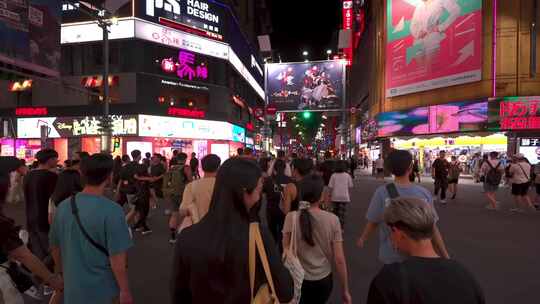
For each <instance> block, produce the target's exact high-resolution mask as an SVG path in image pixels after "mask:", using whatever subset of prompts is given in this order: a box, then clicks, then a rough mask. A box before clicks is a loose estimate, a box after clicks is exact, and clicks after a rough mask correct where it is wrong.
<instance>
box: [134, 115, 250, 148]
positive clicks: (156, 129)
mask: <svg viewBox="0 0 540 304" xmlns="http://www.w3.org/2000/svg"><path fill="white" fill-rule="evenodd" d="M139 136H146V137H169V138H184V139H213V140H231V141H238V142H242V143H243V142H244V141H245V138H246V131H245V129H244V128H242V127H239V126H236V125H233V124H230V123H228V122H224V121H213V120H200V119H188V118H177V117H164V116H152V115H139Z"/></svg>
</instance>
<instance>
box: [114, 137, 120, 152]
mask: <svg viewBox="0 0 540 304" xmlns="http://www.w3.org/2000/svg"><path fill="white" fill-rule="evenodd" d="M116 150H120V137H114V145H113V152H114V151H116Z"/></svg>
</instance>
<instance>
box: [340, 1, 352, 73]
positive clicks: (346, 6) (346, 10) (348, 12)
mask: <svg viewBox="0 0 540 304" xmlns="http://www.w3.org/2000/svg"><path fill="white" fill-rule="evenodd" d="M342 14H343V29H344V30H351V36H352V27H353V2H352V1H348V0H346V1H343V10H342ZM351 44H352V39H351V42H350V43H349V46H348V47H347V48H345V49H343V52H344V53H345V57H346V58H347V66H350V65H351V64H352V57H353V49H352V45H351Z"/></svg>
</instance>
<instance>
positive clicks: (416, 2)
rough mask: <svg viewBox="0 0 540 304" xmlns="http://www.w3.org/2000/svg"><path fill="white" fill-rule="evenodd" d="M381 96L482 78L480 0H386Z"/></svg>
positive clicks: (408, 92)
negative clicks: (384, 58)
mask: <svg viewBox="0 0 540 304" xmlns="http://www.w3.org/2000/svg"><path fill="white" fill-rule="evenodd" d="M386 3H387V25H386V31H387V32H386V35H387V44H386V96H387V97H393V96H399V95H404V94H410V93H415V92H421V91H427V90H432V89H436V88H442V87H448V86H453V85H459V84H464V83H469V82H474V81H479V80H481V79H482V0H432V1H423V0H387V2H386Z"/></svg>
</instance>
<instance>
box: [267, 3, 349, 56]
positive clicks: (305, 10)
mask: <svg viewBox="0 0 540 304" xmlns="http://www.w3.org/2000/svg"><path fill="white" fill-rule="evenodd" d="M267 3H268V5H269V6H270V9H271V14H272V26H273V30H274V31H273V33H272V34H271V36H270V37H271V43H272V49H274V50H276V55H275V56H276V57H275V58H274V59H275V60H277V53H279V54H280V55H281V59H282V61H283V62H287V61H303V59H304V58H303V56H302V50H304V49H305V50H307V51H308V52H309V58H308V59H309V60H325V59H326V50H327V49H332V50H333V51H334V52H335V51H336V47H337V31H338V30H339V27H340V26H341V1H340V0H320V1H313V0H311V1H306V0H287V1H284V0H267Z"/></svg>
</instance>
